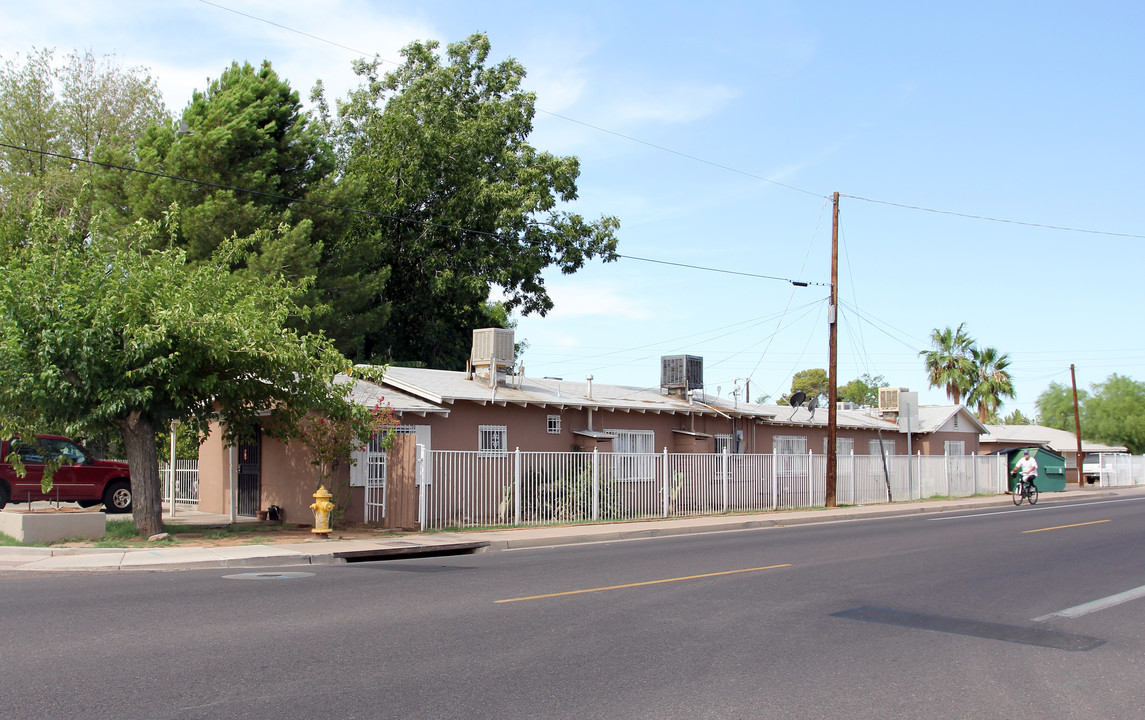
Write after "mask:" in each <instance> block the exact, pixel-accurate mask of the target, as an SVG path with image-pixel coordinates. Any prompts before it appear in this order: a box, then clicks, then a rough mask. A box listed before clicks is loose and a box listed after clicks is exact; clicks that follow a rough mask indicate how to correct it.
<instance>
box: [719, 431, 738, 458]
mask: <svg viewBox="0 0 1145 720" xmlns="http://www.w3.org/2000/svg"><path fill="white" fill-rule="evenodd" d="M725 450H726V451H728V452H729V453H734V452H735V443H734V442H732V436H731V435H716V452H717V453H719V454H720V455H723V454H724V451H725Z"/></svg>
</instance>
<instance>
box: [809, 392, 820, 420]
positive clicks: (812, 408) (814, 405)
mask: <svg viewBox="0 0 1145 720" xmlns="http://www.w3.org/2000/svg"><path fill="white" fill-rule="evenodd" d="M817 407H819V396H818V395H816V396H815V397H813V398H811V399H810V400H808V401H807V409H808V410H810V411H811V417H812V418H814V417H815V408H817Z"/></svg>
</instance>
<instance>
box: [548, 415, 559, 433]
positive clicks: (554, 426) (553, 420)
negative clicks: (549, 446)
mask: <svg viewBox="0 0 1145 720" xmlns="http://www.w3.org/2000/svg"><path fill="white" fill-rule="evenodd" d="M560 434H561V416H560V415H549V435H560Z"/></svg>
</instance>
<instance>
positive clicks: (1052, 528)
mask: <svg viewBox="0 0 1145 720" xmlns="http://www.w3.org/2000/svg"><path fill="white" fill-rule="evenodd" d="M1107 522H1109V521H1108V520H1094V521H1093V522H1086V523H1077V524H1076V525H1058V526H1057V527H1048V528H1041V529H1039V530H1026V531H1024V532H1023V533H1022V534H1023V535H1026V534H1028V533H1036V532H1045V531H1046V530H1065V529H1066V528H1074V527H1082V526H1084V525H1100V524H1101V523H1107Z"/></svg>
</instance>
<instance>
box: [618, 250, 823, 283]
mask: <svg viewBox="0 0 1145 720" xmlns="http://www.w3.org/2000/svg"><path fill="white" fill-rule="evenodd" d="M616 257H618V258H624V259H625V260H639V261H641V262H648V263H656V264H657V265H671V266H673V267H681V268H687V269H689V270H705V271H707V272H714V273H723V274H724V275H740V276H743V277H750V278H757V279H760V280H778V281H779V282H785V283H791V284H792V285H795V286H796V287H807V286H808V285H817V286H821V287H830V285H831V284H830V283H821V282H811V281H805V280H792V279H791V278H785V277H778V276H775V275H760V274H758V273H747V272H740V271H738V270H723V269H721V268H711V267H704V266H703V265H690V264H688V263H678V262H670V261H668V260H653V259H652V258H643V257H636V256H635V255H621V254H620V253H617V254H616Z"/></svg>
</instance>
